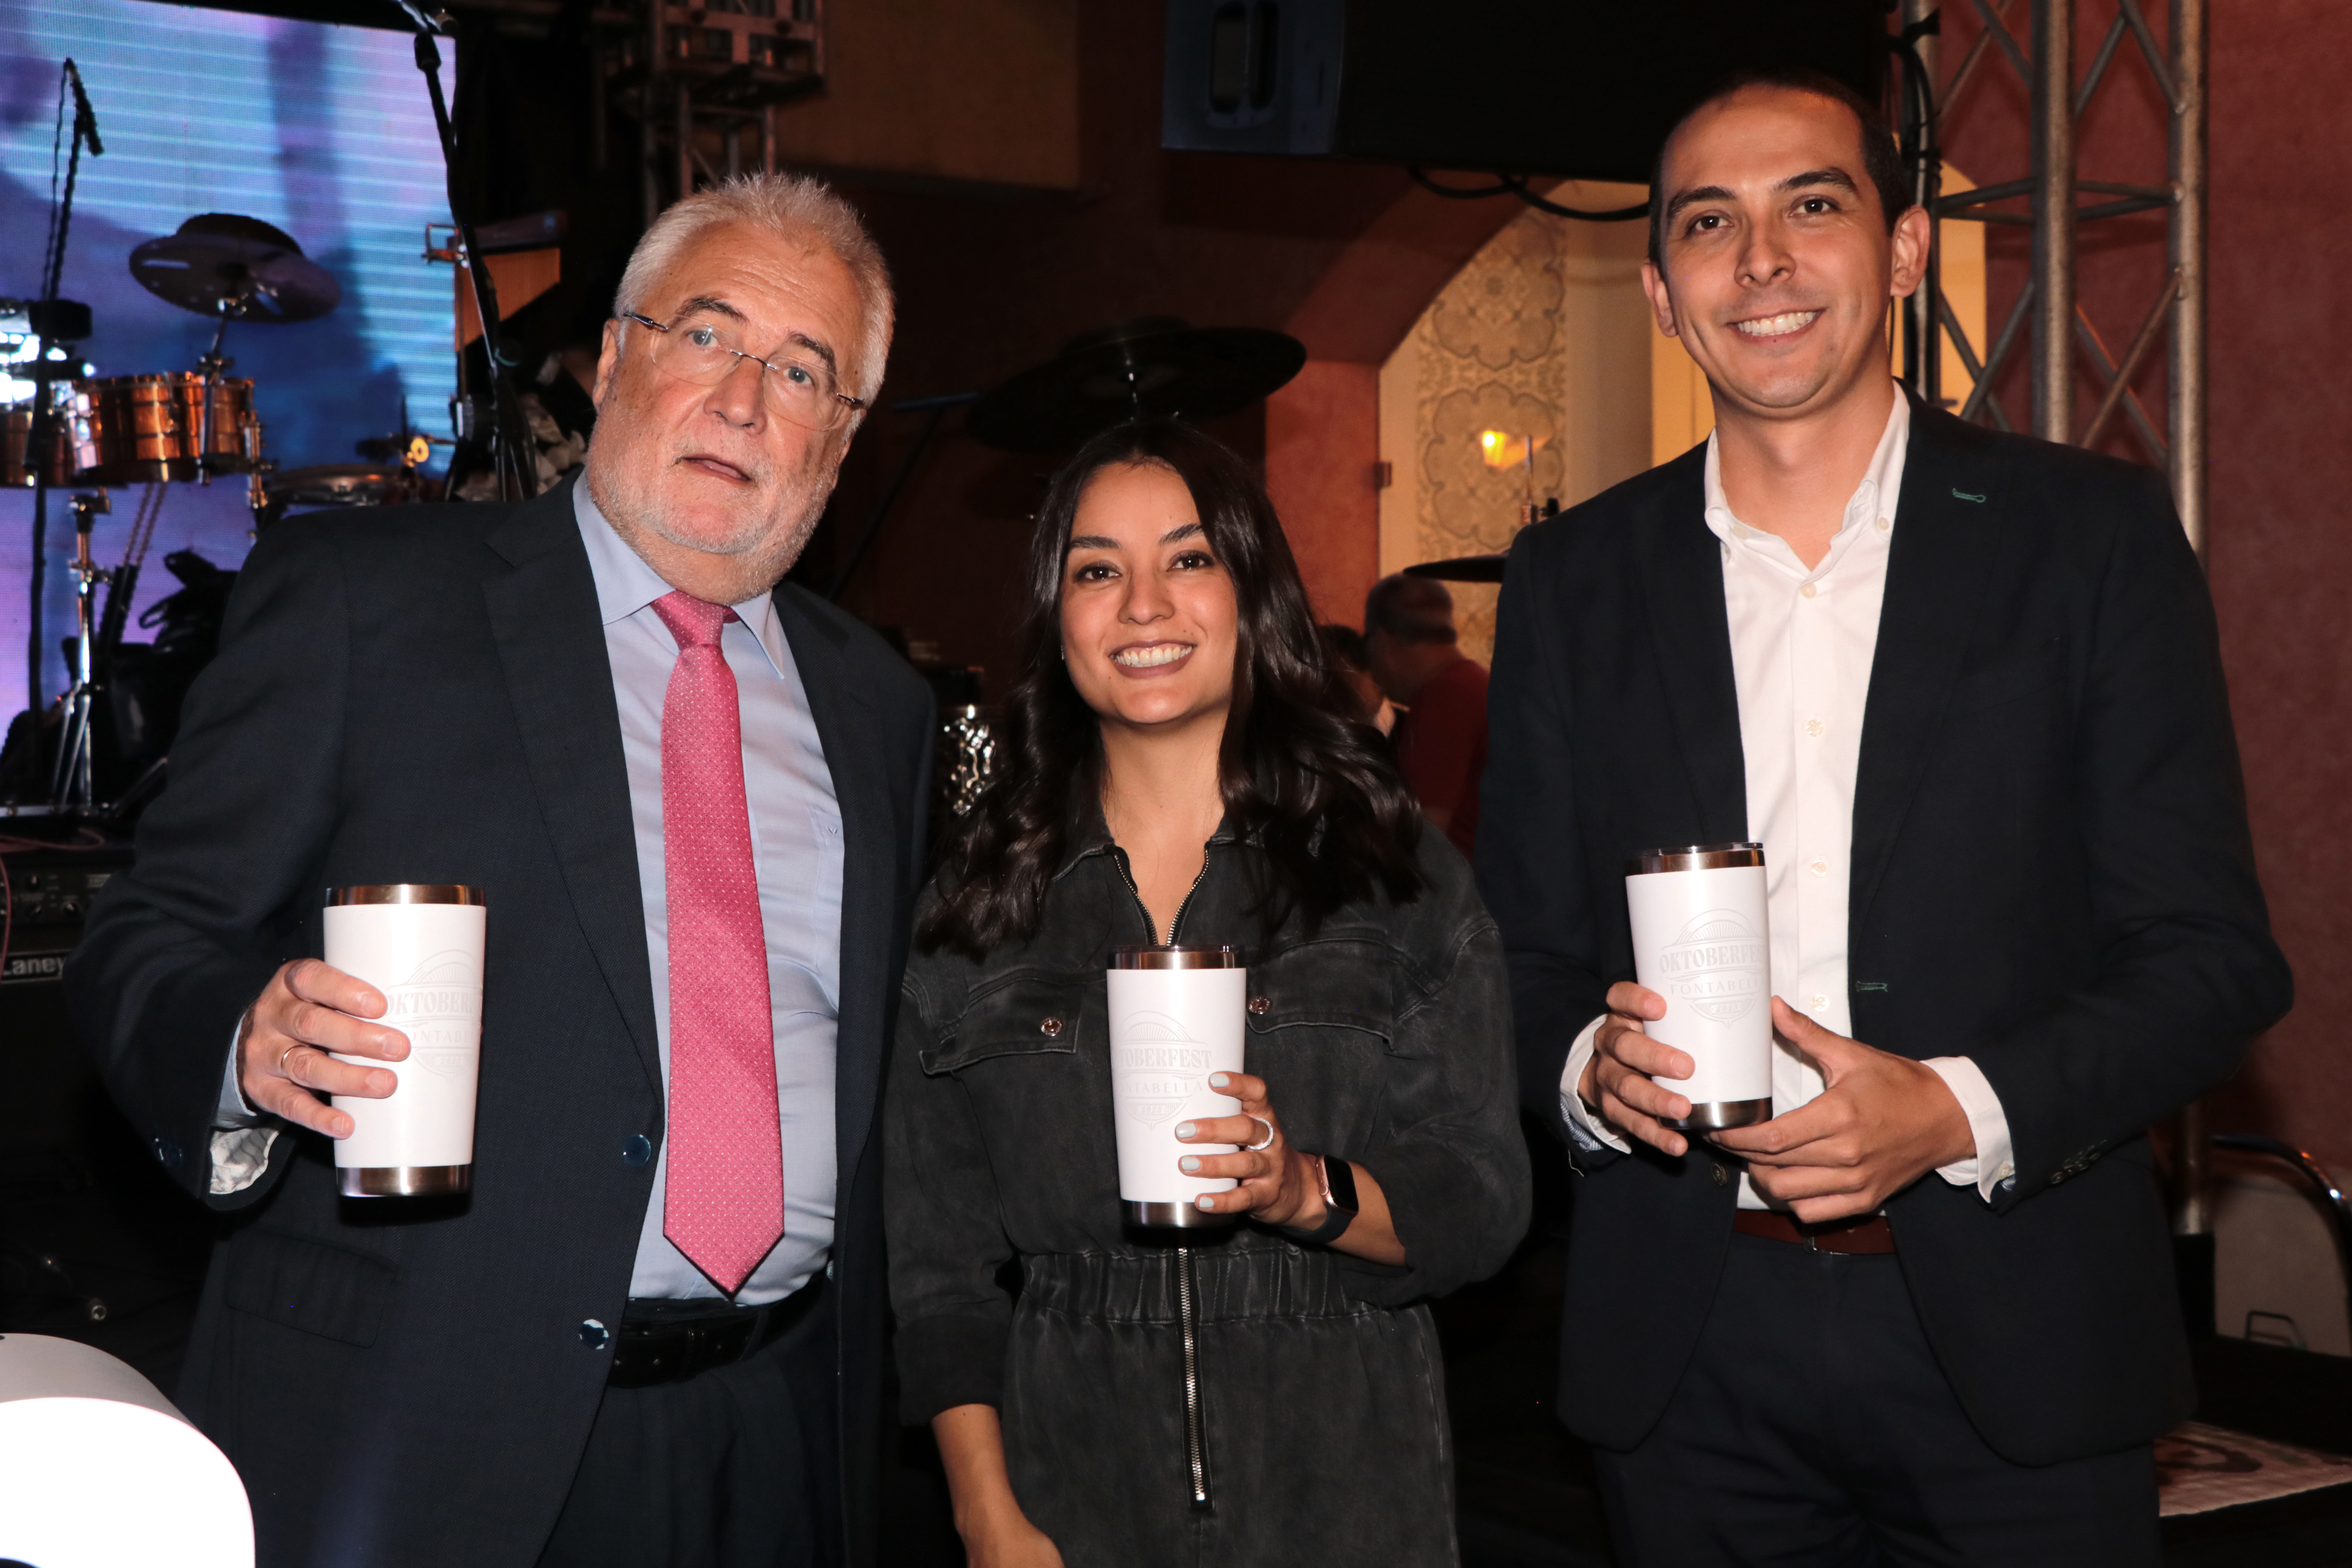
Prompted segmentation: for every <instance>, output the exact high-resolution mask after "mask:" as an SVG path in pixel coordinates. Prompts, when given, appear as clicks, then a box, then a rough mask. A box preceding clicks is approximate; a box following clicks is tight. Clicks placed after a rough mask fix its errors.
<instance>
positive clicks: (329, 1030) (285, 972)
mask: <svg viewBox="0 0 2352 1568" xmlns="http://www.w3.org/2000/svg"><path fill="white" fill-rule="evenodd" d="M385 1005H386V1004H385V1002H384V997H383V992H381V991H379V990H377V989H376V988H375V987H374V986H373V985H370V984H368V983H367V982H365V981H363V980H361V979H358V978H356V977H355V976H352V975H349V974H346V973H343V972H342V971H341V970H340V969H337V968H335V967H334V966H333V965H332V964H330V963H326V962H325V961H324V960H321V959H316V958H298V959H296V960H295V961H294V962H293V963H287V964H281V965H280V966H279V967H278V973H276V974H275V975H273V976H271V977H270V981H269V984H268V986H266V987H264V988H263V990H262V993H261V994H260V995H259V996H258V997H257V998H255V1000H254V1004H253V1005H252V1006H250V1007H248V1008H247V1009H246V1014H245V1024H244V1026H243V1028H242V1029H241V1031H240V1032H239V1034H238V1037H237V1047H236V1049H237V1079H236V1081H237V1087H238V1088H240V1089H243V1090H244V1091H245V1098H246V1100H247V1101H248V1102H250V1103H251V1104H252V1106H253V1107H254V1109H256V1110H265V1111H268V1112H269V1113H270V1114H271V1115H273V1116H280V1117H283V1118H285V1119H286V1120H287V1121H291V1122H293V1123H294V1124H295V1125H297V1126H299V1127H307V1128H309V1129H310V1131H313V1132H323V1133H325V1134H326V1135H327V1136H328V1137H330V1138H348V1137H350V1136H351V1135H352V1119H351V1116H350V1114H349V1113H348V1112H345V1111H341V1110H336V1109H335V1108H334V1107H333V1106H331V1105H330V1104H328V1103H327V1102H326V1100H325V1098H324V1097H326V1096H328V1095H331V1094H343V1095H351V1096H353V1097H355V1098H357V1099H361V1100H384V1099H388V1098H389V1097H390V1096H391V1094H392V1091H393V1090H394V1089H396V1088H397V1087H399V1083H400V1079H398V1077H396V1076H395V1075H394V1074H393V1073H390V1072H387V1071H385V1070H384V1069H383V1068H369V1067H362V1066H360V1065H358V1064H356V1063H352V1062H341V1061H337V1060H336V1059H335V1057H337V1056H344V1057H363V1058H370V1059H372V1060H375V1061H384V1062H397V1061H404V1060H406V1059H407V1058H408V1037H407V1036H406V1035H404V1034H402V1033H401V1032H400V1031H399V1030H398V1029H394V1028H387V1027H386V1026H383V1025H381V1024H375V1023H371V1022H369V1020H371V1019H374V1018H381V1017H383V1014H384V1008H385ZM329 1053H333V1054H332V1055H330V1054H329Z"/></svg>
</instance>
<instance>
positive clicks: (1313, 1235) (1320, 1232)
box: [1275, 1154, 1356, 1247]
mask: <svg viewBox="0 0 2352 1568" xmlns="http://www.w3.org/2000/svg"><path fill="white" fill-rule="evenodd" d="M1315 1184H1316V1185H1317V1186H1318V1187H1319V1188H1321V1189H1322V1192H1323V1223H1322V1224H1321V1225H1318V1226H1316V1227H1315V1228H1314V1229H1312V1230H1307V1229H1305V1228H1303V1227H1301V1226H1295V1225H1284V1226H1276V1227H1275V1228H1276V1230H1279V1231H1280V1232H1281V1233H1282V1234H1283V1235H1285V1236H1286V1237H1289V1238H1290V1239H1291V1240H1293V1241H1295V1242H1297V1243H1298V1244H1299V1245H1300V1246H1301V1247H1322V1246H1326V1245H1328V1244H1329V1243H1331V1242H1334V1241H1337V1240H1339V1237H1341V1236H1342V1235H1343V1234H1345V1233H1346V1231H1347V1228H1348V1227H1349V1226H1351V1225H1353V1224H1355V1223H1356V1168H1355V1167H1354V1166H1353V1165H1350V1164H1349V1163H1348V1162H1347V1161H1345V1160H1340V1159H1335V1158H1332V1157H1330V1156H1328V1155H1324V1154H1318V1155H1316V1156H1315Z"/></svg>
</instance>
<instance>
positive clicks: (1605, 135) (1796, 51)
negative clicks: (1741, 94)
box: [1160, 0, 1888, 184]
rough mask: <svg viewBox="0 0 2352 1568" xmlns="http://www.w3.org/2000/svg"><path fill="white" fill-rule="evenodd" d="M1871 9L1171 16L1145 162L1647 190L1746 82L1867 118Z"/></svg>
mask: <svg viewBox="0 0 2352 1568" xmlns="http://www.w3.org/2000/svg"><path fill="white" fill-rule="evenodd" d="M1886 40H1887V26H1886V5H1885V0H1445V3H1444V4H1430V3H1429V0H1419V3H1413V4H1409V3H1407V0H1168V49H1167V56H1166V63H1165V66H1164V68H1163V75H1162V79H1161V89H1162V97H1161V101H1160V145H1161V146H1163V147H1167V148H1171V149H1175V150H1179V151H1186V152H1202V153H1284V154H1289V155H1293V156H1299V157H1330V158H1352V159H1360V160H1364V161H1368V162H1374V163H1405V164H1411V165H1415V166H1421V167H1428V168H1437V169H1478V170H1486V169H1493V170H1496V171H1506V172H1509V173H1512V174H1550V175H1558V176H1561V177H1564V178H1580V179H1591V180H1624V181H1629V182H1632V183H1634V184H1646V183H1647V182H1648V180H1649V178H1650V164H1651V163H1652V161H1653V160H1654V158H1655V156H1656V154H1657V150H1658V145H1659V143H1660V142H1663V141H1664V139H1665V135H1666V132H1668V131H1669V130H1671V129H1673V127H1674V123H1675V121H1677V120H1679V119H1680V118H1681V117H1682V115H1683V112H1684V110H1686V109H1688V108H1689V107H1690V105H1691V104H1692V103H1693V102H1695V101H1696V99H1697V98H1698V96H1699V95H1700V94H1701V93H1702V92H1704V91H1705V90H1706V88H1707V87H1708V86H1709V85H1711V84H1712V83H1713V82H1714V81H1716V80H1717V79H1718V78H1720V77H1722V76H1724V75H1725V74H1726V73H1727V72H1729V71H1731V70H1733V69H1735V68H1740V67H1744V66H1769V67H1780V66H1790V65H1799V66H1809V67H1811V68H1814V69H1817V70H1821V71H1824V72H1826V73H1828V74H1829V75H1831V76H1833V77H1835V78H1837V79H1839V80H1841V81H1843V82H1846V83H1848V84H1849V85H1851V86H1853V88H1855V89H1858V90H1859V91H1861V92H1862V93H1863V95H1864V97H1866V98H1869V99H1870V100H1872V101H1874V102H1875V101H1877V100H1878V98H1879V96H1880V91H1881V85H1882V83H1883V81H1884V79H1885V68H1886V59H1887V55H1888V50H1887V43H1886Z"/></svg>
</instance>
